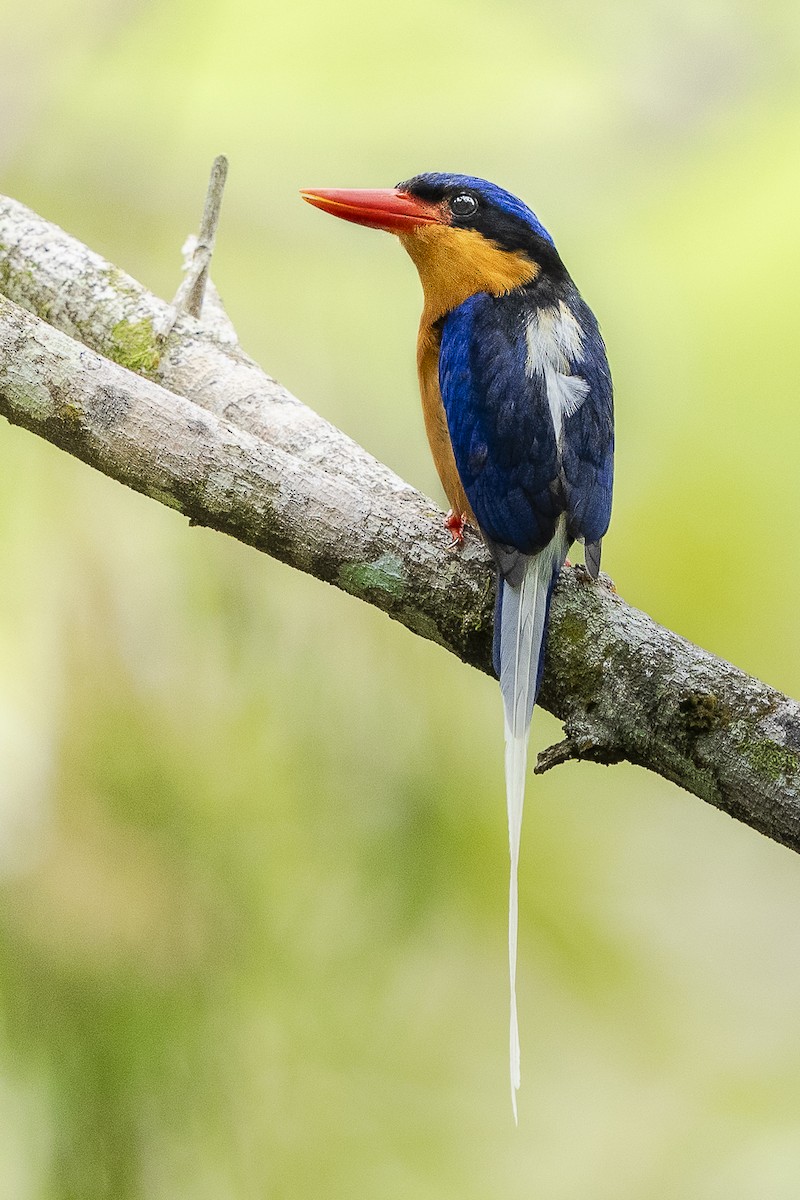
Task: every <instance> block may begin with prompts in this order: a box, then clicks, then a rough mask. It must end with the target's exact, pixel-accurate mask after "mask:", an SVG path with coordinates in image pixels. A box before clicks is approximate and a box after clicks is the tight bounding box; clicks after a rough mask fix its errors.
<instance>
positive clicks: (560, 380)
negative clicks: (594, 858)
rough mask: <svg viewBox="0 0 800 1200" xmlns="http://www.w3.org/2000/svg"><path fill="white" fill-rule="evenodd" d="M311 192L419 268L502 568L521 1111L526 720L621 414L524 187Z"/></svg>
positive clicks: (433, 434)
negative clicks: (519, 978) (556, 598)
mask: <svg viewBox="0 0 800 1200" xmlns="http://www.w3.org/2000/svg"><path fill="white" fill-rule="evenodd" d="M301 195H302V197H303V199H304V200H306V201H308V203H310V204H312V205H314V206H315V207H317V208H320V209H322V210H323V211H325V212H328V213H331V214H333V215H334V216H337V217H341V218H343V219H344V220H346V221H352V222H355V223H356V224H359V225H365V226H368V227H371V228H374V229H380V230H385V231H387V232H389V233H392V234H394V235H396V236H397V237H398V239H399V241H400V243H401V244H402V246H403V247H404V249H405V250H406V251H407V252H408V254H409V255H410V257H411V259H412V261H413V263H414V265H415V266H416V268H417V271H418V273H419V277H420V281H421V284H422V292H423V309H422V316H421V319H420V325H419V334H418V337H417V371H418V376H419V388H420V395H421V399H422V409H423V415H424V421H425V429H426V432H427V436H428V441H429V443H430V448H431V452H432V455H433V460H434V464H435V466H436V469H437V472H438V474H439V478H440V480H441V483H442V487H443V489H444V493H445V495H446V497H447V500H448V503H449V505H450V512H449V514H448V517H447V521H446V524H447V527H448V529H449V530H450V532H451V535H452V540H453V543H455V544H460V543H461V542H462V541H463V537H464V532H465V530H466V528H467V527H469V526H471V527H474V528H475V529H477V531H478V532H479V534H480V535H481V537H482V538H483V541H484V542H485V544H486V547H487V548H488V551H489V553H490V555H491V557H492V559H493V560H494V565H495V568H496V571H497V576H498V584H497V598H496V605H495V619H494V636H493V655H492V657H493V665H494V669H495V672H496V674H497V675H498V677H499V680H500V688H501V692H502V698H503V707H504V725H505V776H506V802H507V811H508V833H509V853H510V878H509V920H508V957H509V976H510V1019H509V1052H510V1082H511V1102H512V1109H513V1114H514V1120H515V1121H516V1122H518V1112H517V1092H518V1090H519V1086H520V1074H521V1072H520V1040H519V1022H518V1015H517V999H516V975H517V931H518V869H519V848H520V836H521V827H522V809H523V802H524V795H525V774H526V765H527V751H528V741H529V731H530V725H531V718H532V714H533V708H534V704H535V702H536V698H537V696H538V693H539V688H540V684H541V679H542V668H543V662H544V647H545V640H546V634H547V624H548V617H549V611H550V602H551V599H552V595H553V590H554V588H555V585H556V582H557V579H558V576H559V573H560V571H561V569H562V567H563V565H564V563H565V561H566V559H567V553H568V551H569V548H570V546H571V545H572V544H573V543H574V542H576V541H577V542H581V543H583V546H584V559H585V569H586V572H587V573H588V576H589V577H590V578H591V579H597V577H598V574H599V570H600V551H601V543H602V539H603V537H604V535H605V533H606V531H607V529H608V525H609V521H610V517H611V493H612V484H613V460H614V413H613V389H612V383H611V373H610V369H609V365H608V358H607V355H606V349H605V345H604V342H603V338H602V336H601V333H600V329H599V326H598V323H597V320H596V318H595V316H594V314H593V313H592V311H591V309H590V308H589V306H588V305H587V304H586V302H585V301H584V300H583V299H582V297H581V294H580V292H579V291H578V289H577V287H576V285H575V284H574V283H573V281H572V279H571V277H570V275H569V273H568V272H567V269H566V267H565V266H564V264H563V262H562V260H561V257H560V255H559V253H558V251H557V250H556V247H555V243H554V241H553V238H552V237H551V235H550V233H548V231H547V229H546V228H545V227H544V225H543V224H542V223H541V221H540V220H539V219H538V217H537V216H536V215H535V213H534V212H533V211H532V210H531V209H530V208H529V207H528V206H527V205H526V204H525V203H523V201H522V200H520V199H518V198H517V197H516V196H515V195H513V194H512V193H511V192H508V191H506V190H505V189H503V188H501V187H499V186H497V185H496V184H493V183H490V182H488V181H487V180H485V179H480V178H477V177H476V176H472V175H457V174H447V173H442V172H429V173H425V174H420V175H415V176H414V177H413V178H411V179H407V180H405V181H404V182H402V183H399V184H398V185H397V187H395V188H381V189H350V190H346V189H340V188H337V189H330V188H328V189H314V190H312V189H308V190H305V191H303V192H301Z"/></svg>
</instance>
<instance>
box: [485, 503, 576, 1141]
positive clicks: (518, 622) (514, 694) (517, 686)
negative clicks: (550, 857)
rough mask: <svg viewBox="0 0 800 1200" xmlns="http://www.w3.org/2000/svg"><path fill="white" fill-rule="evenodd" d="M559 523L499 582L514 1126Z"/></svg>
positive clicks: (559, 559) (563, 548) (561, 550)
mask: <svg viewBox="0 0 800 1200" xmlns="http://www.w3.org/2000/svg"><path fill="white" fill-rule="evenodd" d="M563 524H564V523H563V519H562V521H561V522H559V526H558V528H557V530H556V533H555V535H554V537H553V539H552V541H551V542H550V543H549V545H548V546H546V547H545V549H544V550H542V551H541V552H540V553H539V554H535V555H532V556H531V557H530V558H528V560H527V562H526V564H525V573H524V575H523V576H522V580H521V582H520V584H519V585H518V586H517V587H512V586H511V584H509V583H508V581H507V580H502V581H501V583H500V587H502V589H503V596H502V607H501V613H500V688H501V691H502V693H503V706H504V709H505V735H506V802H507V805H508V845H509V854H510V858H511V874H510V878H509V889H508V968H509V979H510V1005H511V1013H510V1025H509V1050H510V1069H511V1104H512V1107H513V1109H514V1120H515V1121H517V1091H518V1090H519V1085H520V1049H519V1022H518V1020H517V930H518V923H519V902H518V885H517V879H518V873H519V846H520V836H521V832H522V808H523V803H524V799H525V769H526V766H527V761H528V733H529V730H530V724H531V716H532V714H533V706H534V704H535V702H536V691H537V687H536V684H537V680H538V677H539V661H540V659H541V655H542V649H543V644H544V636H545V625H546V623H547V605H548V599H549V596H550V591H551V589H552V585H553V582H554V579H555V577H556V576H557V574H558V571H559V570H560V569H561V566H562V565H563V562H564V559H565V557H566V553H567V538H566V535H565V532H564V528H563Z"/></svg>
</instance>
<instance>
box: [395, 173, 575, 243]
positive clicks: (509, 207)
mask: <svg viewBox="0 0 800 1200" xmlns="http://www.w3.org/2000/svg"><path fill="white" fill-rule="evenodd" d="M397 190H398V191H399V192H404V193H406V194H407V195H409V196H417V197H418V198H419V199H420V200H427V201H430V202H433V203H434V204H439V205H441V206H442V207H443V208H444V209H445V211H446V213H447V216H448V217H449V218H450V224H452V225H453V226H454V227H455V228H457V229H475V230H477V232H478V233H481V234H483V236H484V237H487V238H490V239H491V240H492V241H494V242H496V243H497V244H498V245H500V246H502V248H503V249H504V250H512V251H513V250H524V249H534V246H535V245H536V244H537V243H541V242H546V243H547V244H548V245H549V246H553V239H552V238H551V236H550V234H549V233H548V232H547V230H546V229H545V227H544V225H542V223H541V221H540V220H539V218H538V217H537V216H536V213H534V212H532V211H531V209H529V208H528V206H527V204H523V202H522V201H521V200H520V199H519V198H518V197H517V196H514V195H512V193H511V192H507V191H506V190H505V189H504V188H501V187H498V186H497V184H496V183H489V181H488V180H486V179H478V178H477V177H476V176H475V175H448V174H445V173H443V172H440V171H431V172H428V173H427V174H424V175H415V176H414V178H413V179H406V180H405V181H404V182H403V183H398V185H397Z"/></svg>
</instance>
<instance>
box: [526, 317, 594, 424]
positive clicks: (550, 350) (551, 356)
mask: <svg viewBox="0 0 800 1200" xmlns="http://www.w3.org/2000/svg"><path fill="white" fill-rule="evenodd" d="M526 337H527V342H528V357H527V361H526V364H525V369H526V372H527V375H528V378H529V379H532V378H533V376H534V374H535V373H537V372H538V373H539V374H540V375H542V376H543V377H544V384H545V388H546V390H547V403H548V404H549V406H550V416H551V417H552V419H553V427H554V429H555V433H556V443H557V444H560V442H561V435H562V432H563V428H564V418H565V417H571V416H572V414H573V413H576V412H577V411H578V409H579V408H580V406H581V404H583V401H584V400H585V399H586V396H587V393H588V391H589V385H588V383H587V382H586V380H585V379H582V378H581V376H580V375H572V374H570V365H571V363H576V362H578V363H579V362H582V361H583V341H582V338H581V331H580V328H579V326H578V322H577V321H576V320H575V317H574V316H573V314H572V313H571V312H570V310H569V308H568V307H567V306H566V304H564V303H563V301H559V304H558V307H557V308H540V309H539V310H538V311H537V312H535V313H533V314H532V315H531V317H530V319H529V321H528V328H527V331H526Z"/></svg>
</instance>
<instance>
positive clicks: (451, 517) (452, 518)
mask: <svg viewBox="0 0 800 1200" xmlns="http://www.w3.org/2000/svg"><path fill="white" fill-rule="evenodd" d="M466 523H467V522H466V518H465V517H464V514H463V513H457V512H453V510H452V508H451V509H450V512H449V513H448V514H447V516H446V517H445V521H444V526H445V529H449V530H450V533H451V534H452V536H453V540H452V542H451V545H452V546H463V545H464V526H465V525H466Z"/></svg>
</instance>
